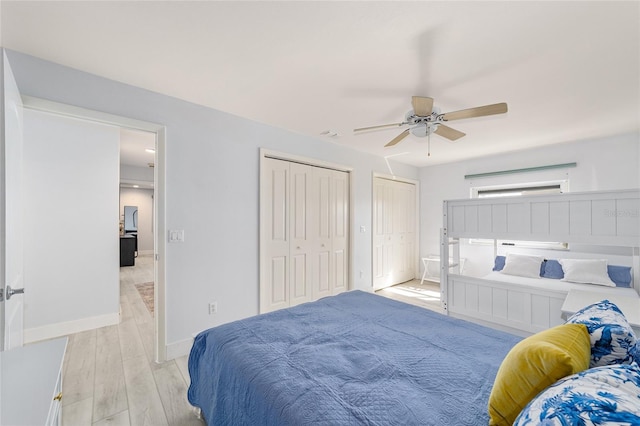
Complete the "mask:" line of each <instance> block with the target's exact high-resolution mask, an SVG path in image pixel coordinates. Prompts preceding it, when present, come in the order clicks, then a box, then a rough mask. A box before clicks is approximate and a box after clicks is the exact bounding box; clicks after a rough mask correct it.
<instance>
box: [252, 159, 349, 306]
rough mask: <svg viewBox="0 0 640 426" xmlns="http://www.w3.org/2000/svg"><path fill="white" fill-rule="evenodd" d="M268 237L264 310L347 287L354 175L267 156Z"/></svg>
mask: <svg viewBox="0 0 640 426" xmlns="http://www.w3.org/2000/svg"><path fill="white" fill-rule="evenodd" d="M265 164H266V165H267V167H268V173H267V174H266V175H265V176H267V180H268V182H265V185H264V188H265V191H266V192H267V194H266V196H265V197H264V202H266V203H268V204H269V206H268V208H267V209H265V210H266V212H267V213H266V214H267V217H266V220H265V221H264V223H266V224H267V227H268V228H269V229H268V239H267V241H266V244H265V249H266V253H264V254H261V256H263V267H265V268H266V273H265V274H263V280H266V281H267V285H266V286H265V285H263V286H262V287H261V295H260V299H261V312H267V311H271V310H276V309H280V308H283V307H288V306H293V305H297V304H299V303H303V302H308V301H311V300H316V299H318V298H320V297H324V296H329V295H332V294H337V293H340V292H342V291H345V290H346V289H347V287H348V285H347V284H348V270H349V268H348V258H349V257H348V246H349V174H348V173H346V172H341V171H337V170H331V169H326V168H321V167H314V166H310V165H305V164H299V163H293V162H288V161H284V160H275V159H265Z"/></svg>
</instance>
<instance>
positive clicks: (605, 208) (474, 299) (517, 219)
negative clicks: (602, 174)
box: [440, 190, 640, 336]
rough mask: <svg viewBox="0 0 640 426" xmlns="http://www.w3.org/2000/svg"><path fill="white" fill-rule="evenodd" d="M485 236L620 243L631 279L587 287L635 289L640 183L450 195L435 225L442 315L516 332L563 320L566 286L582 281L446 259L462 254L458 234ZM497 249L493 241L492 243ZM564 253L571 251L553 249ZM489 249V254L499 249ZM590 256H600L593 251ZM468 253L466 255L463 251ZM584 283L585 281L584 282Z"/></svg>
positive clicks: (639, 262) (629, 292)
mask: <svg viewBox="0 0 640 426" xmlns="http://www.w3.org/2000/svg"><path fill="white" fill-rule="evenodd" d="M467 238H488V239H494V240H498V239H502V240H520V241H561V242H567V243H569V244H570V247H571V245H572V244H579V245H582V246H588V247H589V248H593V250H600V249H602V248H605V249H604V250H603V251H604V252H605V254H603V255H602V256H604V257H605V258H606V252H608V251H609V252H610V251H612V250H614V249H615V251H624V252H625V253H627V257H628V259H629V261H628V264H629V266H630V268H629V269H631V276H632V277H634V279H633V281H631V282H630V283H629V285H628V286H629V288H618V287H615V288H612V287H600V286H595V285H591V286H589V287H586V288H588V289H589V291H595V292H602V293H603V297H606V294H621V295H625V296H628V297H638V290H639V289H640V280H639V279H638V277H639V276H640V270H639V268H640V256H639V248H638V247H639V246H640V191H639V190H621V191H594V192H583V193H566V194H553V195H539V196H528V197H514V198H485V199H465V200H448V201H445V202H444V209H443V228H442V230H441V244H440V247H441V253H440V258H441V259H444V261H443V262H441V277H440V278H441V279H440V282H441V291H442V299H443V300H442V301H443V307H444V309H445V312H446V313H447V314H448V315H451V316H454V317H458V318H463V319H469V320H472V321H476V322H481V323H483V324H486V325H489V326H492V327H497V328H500V329H503V330H505V331H509V332H511V333H516V334H519V335H521V336H528V335H530V334H532V333H537V332H539V331H542V330H545V329H547V328H549V327H553V326H555V325H559V324H561V323H562V322H563V321H564V319H563V317H562V313H561V308H562V305H563V302H564V300H565V297H566V296H567V293H568V291H569V290H570V289H571V288H575V287H579V286H581V285H580V284H572V283H566V282H564V281H562V280H558V279H553V280H548V279H542V278H541V279H537V278H536V279H532V280H529V281H528V282H523V281H522V280H520V278H519V277H512V276H505V275H504V274H500V273H499V272H493V273H492V274H490V275H487V276H484V277H471V276H465V275H461V274H459V273H457V272H458V271H457V270H456V269H455V268H453V267H452V266H453V265H452V264H450V263H449V260H448V259H450V258H453V259H454V261H453V262H454V264H455V262H456V259H457V258H459V256H460V253H459V251H460V245H461V244H460V241H461V240H464V239H467ZM494 250H496V249H494ZM558 253H560V255H561V256H559V257H563V258H570V257H572V252H571V251H569V252H565V253H563V252H558ZM497 254H498V253H497V251H496V252H494V256H495V255H497ZM592 256H596V257H597V256H598V255H597V254H592ZM467 261H469V259H467ZM587 286H588V284H587Z"/></svg>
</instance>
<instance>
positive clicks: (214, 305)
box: [209, 302, 218, 315]
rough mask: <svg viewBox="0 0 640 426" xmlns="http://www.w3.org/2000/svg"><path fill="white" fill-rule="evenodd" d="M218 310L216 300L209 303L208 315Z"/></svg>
mask: <svg viewBox="0 0 640 426" xmlns="http://www.w3.org/2000/svg"><path fill="white" fill-rule="evenodd" d="M217 312H218V302H211V303H209V315H213V314H215V313H217Z"/></svg>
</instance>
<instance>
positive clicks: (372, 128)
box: [353, 122, 407, 132]
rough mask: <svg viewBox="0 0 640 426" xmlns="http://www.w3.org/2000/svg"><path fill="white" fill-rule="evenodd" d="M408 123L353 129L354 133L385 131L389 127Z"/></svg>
mask: <svg viewBox="0 0 640 426" xmlns="http://www.w3.org/2000/svg"><path fill="white" fill-rule="evenodd" d="M404 124H407V123H404V122H403V123H393V124H381V125H380V126H371V127H360V128H359V129H353V131H354V132H361V131H364V130H375V129H385V128H387V127H399V126H402V125H404Z"/></svg>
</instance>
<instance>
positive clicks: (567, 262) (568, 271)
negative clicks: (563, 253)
mask: <svg viewBox="0 0 640 426" xmlns="http://www.w3.org/2000/svg"><path fill="white" fill-rule="evenodd" d="M558 262H559V263H560V265H562V271H563V272H564V278H563V279H562V281H570V282H572V283H582V284H597V285H604V286H607V287H615V286H616V283H614V282H613V281H611V278H609V274H608V272H607V260H606V259H597V260H594V259H558Z"/></svg>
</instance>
